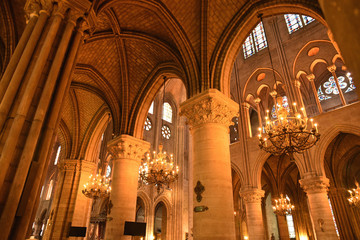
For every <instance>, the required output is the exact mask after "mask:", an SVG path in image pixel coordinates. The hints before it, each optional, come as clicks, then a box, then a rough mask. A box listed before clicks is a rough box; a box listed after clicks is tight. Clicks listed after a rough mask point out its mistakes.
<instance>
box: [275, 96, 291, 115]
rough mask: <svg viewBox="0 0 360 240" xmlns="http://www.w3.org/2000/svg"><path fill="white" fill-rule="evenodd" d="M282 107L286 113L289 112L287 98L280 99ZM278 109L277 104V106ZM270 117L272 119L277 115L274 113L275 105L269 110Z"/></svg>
mask: <svg viewBox="0 0 360 240" xmlns="http://www.w3.org/2000/svg"><path fill="white" fill-rule="evenodd" d="M282 106H283V107H284V108H285V109H286V110H287V111H288V112H290V108H289V103H288V99H287V96H283V97H282ZM278 107H280V106H279V104H278ZM271 117H272V118H273V119H275V118H277V115H276V111H275V104H274V105H273V107H272V109H271Z"/></svg>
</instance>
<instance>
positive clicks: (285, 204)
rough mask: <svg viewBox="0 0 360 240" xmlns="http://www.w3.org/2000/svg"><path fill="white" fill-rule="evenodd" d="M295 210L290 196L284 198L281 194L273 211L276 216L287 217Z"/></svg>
mask: <svg viewBox="0 0 360 240" xmlns="http://www.w3.org/2000/svg"><path fill="white" fill-rule="evenodd" d="M294 209H295V206H294V205H292V204H291V202H290V198H289V197H288V196H286V197H285V198H284V196H283V194H280V198H278V199H275V205H273V210H274V213H275V214H276V215H279V216H286V215H289V214H291V212H292V211H294Z"/></svg>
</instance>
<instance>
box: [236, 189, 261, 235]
mask: <svg viewBox="0 0 360 240" xmlns="http://www.w3.org/2000/svg"><path fill="white" fill-rule="evenodd" d="M264 194H265V192H264V191H263V190H259V189H258V188H247V189H243V190H241V192H240V196H241V197H242V198H243V200H244V203H245V208H246V224H247V229H248V235H249V239H250V240H264V239H265V229H264V222H263V217H262V208H261V198H263V197H264Z"/></svg>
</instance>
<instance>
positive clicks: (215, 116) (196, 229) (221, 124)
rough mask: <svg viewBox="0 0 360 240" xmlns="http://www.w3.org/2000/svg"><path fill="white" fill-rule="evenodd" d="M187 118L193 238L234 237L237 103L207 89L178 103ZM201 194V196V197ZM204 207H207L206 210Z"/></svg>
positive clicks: (212, 239) (207, 239)
mask: <svg viewBox="0 0 360 240" xmlns="http://www.w3.org/2000/svg"><path fill="white" fill-rule="evenodd" d="M180 107H181V113H180V114H181V115H184V116H186V117H187V119H188V124H189V125H190V128H191V129H190V131H191V135H192V142H193V183H194V185H193V186H194V187H195V186H197V182H198V181H199V182H200V183H201V185H202V186H203V191H201V187H200V186H198V189H199V190H200V191H195V192H197V193H198V194H194V198H193V202H194V209H195V208H196V207H200V208H202V210H204V211H197V212H194V226H193V233H194V239H196V240H215V239H216V240H218V239H222V240H234V239H235V223H234V206H233V193H232V184H231V162H230V149H229V144H230V137H229V126H230V125H231V124H232V121H231V119H232V118H233V117H234V116H236V115H237V113H238V110H239V108H238V105H237V104H236V103H235V102H234V101H232V100H231V99H229V98H228V97H226V96H224V95H223V94H222V93H220V92H219V91H218V90H215V89H209V90H206V91H204V92H203V93H201V94H198V95H196V96H194V97H192V98H191V99H189V100H187V101H186V102H184V103H182V104H181V106H180ZM200 195H201V197H200ZM206 209H207V210H206Z"/></svg>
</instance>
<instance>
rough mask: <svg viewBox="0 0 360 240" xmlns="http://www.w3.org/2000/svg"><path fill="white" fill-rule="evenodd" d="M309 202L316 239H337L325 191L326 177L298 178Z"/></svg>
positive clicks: (327, 181)
mask: <svg viewBox="0 0 360 240" xmlns="http://www.w3.org/2000/svg"><path fill="white" fill-rule="evenodd" d="M299 182H300V185H301V187H302V188H303V189H304V191H305V193H306V195H307V197H308V203H309V211H310V216H311V218H312V222H313V225H314V228H315V229H314V230H315V234H316V237H317V239H327V240H337V239H338V237H337V234H336V231H335V225H334V222H333V218H332V214H331V209H330V204H329V200H328V195H327V191H328V188H329V185H330V184H329V179H327V178H326V177H307V178H303V179H301V180H299Z"/></svg>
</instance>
